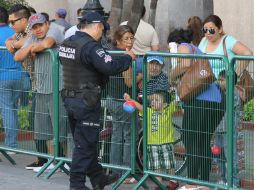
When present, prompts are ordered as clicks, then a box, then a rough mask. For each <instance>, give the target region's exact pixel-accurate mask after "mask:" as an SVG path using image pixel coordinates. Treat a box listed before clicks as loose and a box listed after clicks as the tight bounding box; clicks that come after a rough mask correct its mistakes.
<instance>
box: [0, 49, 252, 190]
mask: <svg viewBox="0 0 254 190" xmlns="http://www.w3.org/2000/svg"><path fill="white" fill-rule="evenodd" d="M0 53H1V54H3V56H5V53H7V50H6V49H5V48H0ZM110 53H111V55H112V56H114V57H116V58H117V56H119V55H121V54H122V53H123V52H116V51H112V52H110ZM44 54H48V55H49V58H50V60H51V64H52V68H51V69H52V71H51V72H52V76H51V77H52V85H51V86H50V87H49V88H52V90H53V102H54V103H53V115H54V117H53V133H49V131H44V132H43V135H49V136H50V137H52V142H53V144H51V145H49V146H48V147H49V148H52V149H53V152H52V151H51V153H49V152H48V153H41V152H38V151H36V148H35V144H34V137H35V135H36V134H35V132H34V127H35V126H34V125H33V123H34V121H33V120H34V116H30V120H29V116H27V115H29V114H30V115H34V114H39V115H44V114H47V113H35V111H34V110H33V109H32V105H31V104H32V103H33V101H35V100H34V99H31V98H32V97H33V96H32V95H33V94H35V96H36V94H38V92H36V91H35V90H27V91H26V92H27V93H28V94H29V98H30V99H29V103H28V107H21V106H20V107H19V108H18V110H13V111H15V112H19V115H21V116H19V119H20V120H22V116H23V117H24V118H25V121H21V122H23V123H22V125H26V127H24V128H19V129H16V132H17V133H18V147H16V148H10V147H7V146H5V145H4V143H3V142H2V141H3V140H4V136H3V135H1V136H0V140H1V142H0V152H2V154H3V155H4V156H5V157H6V158H7V159H8V160H9V161H10V162H11V163H12V164H15V161H14V159H13V158H12V157H11V155H9V154H7V153H6V152H7V151H13V152H17V153H22V154H27V155H33V156H40V157H44V158H47V159H49V161H48V162H47V164H45V165H44V167H42V169H41V170H40V171H39V172H38V173H37V174H36V176H37V177H39V176H40V175H41V174H42V173H44V172H45V170H46V169H47V168H48V167H49V165H50V164H51V163H54V164H55V167H54V169H53V170H51V171H50V172H49V173H47V175H46V176H45V178H46V179H48V178H50V177H51V176H52V175H53V174H54V173H55V172H56V171H57V169H58V168H62V169H63V165H64V164H65V163H69V162H71V153H72V151H71V150H72V148H73V142H72V137H71V135H70V132H69V131H68V126H67V125H68V123H67V122H66V123H65V124H66V127H67V129H66V133H67V134H65V135H63V136H62V135H61V134H60V132H59V130H60V129H59V128H60V127H61V126H60V125H59V122H60V120H61V119H63V118H64V119H66V120H67V116H66V115H64V113H62V110H61V109H62V108H60V106H61V105H60V104H61V103H59V102H60V99H59V90H60V89H61V85H62V84H61V75H62V74H61V68H60V67H61V66H60V63H59V59H58V57H57V56H58V55H57V53H56V52H55V51H54V50H51V49H49V50H46V51H45V52H44ZM147 56H162V57H164V60H165V64H166V66H165V67H164V69H163V72H165V73H166V75H167V76H168V77H169V75H170V71H171V69H172V67H174V66H175V64H176V63H178V62H179V61H181V62H185V61H188V60H193V61H195V60H198V59H202V60H207V59H208V60H209V62H210V64H213V61H217V62H220V64H223V67H225V70H226V84H227V86H226V104H225V106H224V109H225V110H226V113H227V114H226V127H227V144H228V148H227V153H226V154H227V159H225V158H224V157H216V156H214V155H212V156H211V157H209V158H208V159H209V161H211V162H212V163H213V162H214V160H220V161H222V162H223V163H226V162H227V169H226V173H227V174H226V176H227V185H226V184H224V185H221V184H217V183H216V182H215V181H216V179H217V177H218V175H219V174H218V173H216V167H215V169H214V171H215V172H214V171H212V172H210V175H211V173H212V175H213V176H212V177H211V178H212V180H210V181H205V180H198V179H191V178H188V177H186V175H187V169H186V168H187V165H186V159H187V158H188V156H189V157H191V156H199V155H187V152H186V147H185V145H184V143H183V137H182V133H183V132H184V129H183V128H182V122H183V121H182V115H181V112H179V111H177V109H176V110H175V112H176V113H178V114H176V113H175V114H173V113H172V114H173V116H172V117H173V124H172V125H173V126H174V130H175V134H174V143H173V144H174V152H173V154H174V159H175V163H174V164H175V166H174V167H175V168H174V169H175V171H174V172H173V173H168V172H165V171H157V170H155V169H152V167H151V166H149V167H148V162H149V160H148V151H149V150H147V147H148V146H147V144H148V128H147V123H148V111H147V108H148V96H147V82H148V79H147V65H148V64H147ZM239 60H248V61H253V60H254V57H253V56H252V57H250V56H235V57H234V58H233V60H232V61H231V63H230V64H229V62H228V60H227V58H225V57H224V56H217V55H191V54H170V53H162V52H156V53H153V52H148V53H147V54H146V55H145V56H144V59H143V66H142V74H143V78H142V94H141V93H140V94H139V95H141V96H138V95H137V85H136V77H133V78H132V90H131V96H132V98H133V99H136V100H138V97H142V99H143V102H142V104H143V114H142V117H140V116H139V115H138V112H137V110H136V111H135V112H134V113H133V114H132V115H131V123H130V128H131V134H130V135H131V141H130V144H125V143H124V142H123V141H121V142H114V141H111V136H112V133H113V132H114V131H113V130H112V123H113V122H115V123H117V124H118V125H121V122H122V121H121V120H118V121H116V120H114V119H113V117H112V115H111V113H110V111H109V106H108V100H109V97H108V94H109V91H110V90H111V89H109V88H106V89H105V90H104V92H103V99H102V115H101V126H102V132H101V134H100V143H99V146H98V155H99V158H98V159H99V160H100V162H101V164H102V165H103V167H105V168H108V169H110V170H118V171H122V177H121V178H120V179H119V180H118V181H117V182H116V183H115V185H114V186H113V187H112V189H117V188H119V186H120V185H121V184H122V183H123V182H124V180H125V179H126V178H127V177H128V176H131V177H134V178H135V179H136V180H137V181H138V183H137V184H136V185H135V187H134V188H133V189H139V188H140V187H141V186H143V187H144V188H147V186H146V184H145V181H146V180H147V179H148V178H150V179H152V181H153V182H155V184H156V185H158V186H159V187H160V188H161V189H166V186H165V185H164V184H162V183H161V182H160V181H159V180H158V179H157V178H156V177H162V178H165V179H173V180H177V181H181V182H187V183H194V184H199V185H204V186H208V187H211V188H215V189H229V188H230V189H232V188H233V183H234V182H233V179H234V178H235V177H236V176H235V175H236V173H235V172H234V167H236V166H235V165H234V160H233V154H234V152H233V150H234V149H235V148H236V147H234V146H235V145H234V142H235V141H236V139H235V137H234V130H233V127H232V126H234V98H233V97H234V64H235V62H237V61H239ZM44 61H45V60H44ZM252 72H253V62H251V69H250V73H251V74H252V77H253V73H252ZM33 75H34V78H35V84H36V82H38V81H37V80H38V77H42V76H43V77H46V76H47V75H48V73H36V72H34V73H33ZM132 76H136V62H135V61H134V62H133V64H132ZM32 78H33V77H32ZM120 80H122V77H121V76H120V77H119V76H111V78H110V81H112V82H113V84H111V85H113V86H117V85H118V82H119V81H120ZM169 82H170V84H171V82H172V81H169ZM133 84H135V85H133ZM36 85H38V84H36ZM139 85H140V84H139ZM0 90H1V91H2V92H3V91H4V90H7V89H0ZM20 92H22V90H21V91H20ZM168 92H169V94H170V101H172V100H176V101H177V104H176V107H180V108H181V107H182V106H184V104H182V103H181V101H179V99H177V96H176V95H175V94H176V93H175V89H174V88H172V87H170V89H169V91H168ZM0 93H1V92H0ZM122 96H123V95H122ZM252 100H253V98H252ZM117 101H118V103H124V100H123V97H120V98H119V99H118V100H117ZM245 104H246V103H245ZM112 105H113V108H112V109H114V106H115V108H117V105H116V104H115V105H114V104H112ZM252 105H253V104H252ZM180 108H179V110H180ZM1 109H3V108H1ZM241 109H242V110H241V111H242V113H247V112H249V115H250V116H251V115H252V114H253V113H252V112H251V111H249V110H247V111H246V110H244V108H243V107H242V108H241ZM218 111H220V110H218ZM179 113H180V114H179ZM126 114H129V113H126ZM24 118H23V119H24ZM137 118H139V119H137ZM27 120H29V121H28V123H29V124H26V123H27ZM140 124H142V127H141V130H140V133H138V129H139V126H140ZM168 125H170V124H168ZM246 125H247V124H246V123H242V124H241V126H242V127H241V128H243V130H244V131H245V132H244V138H243V141H244V145H243V146H244V150H245V155H244V158H243V160H244V164H243V165H244V172H245V173H244V176H245V177H246V176H248V177H247V179H246V180H245V181H243V180H241V186H242V187H245V186H244V184H246V183H248V180H249V179H251V178H252V177H253V176H252V175H253V165H254V163H253V162H252V161H253V149H251V148H252V146H251V143H252V142H253V125H252V127H246ZM3 127H4V126H3ZM250 129H251V130H250ZM2 131H3V129H2ZM207 133H209V135H210V136H212V134H213V132H212V133H211V132H207ZM1 134H3V133H1ZM20 134H22V135H23V134H25V135H23V136H22V137H26V139H25V140H24V139H23V140H21V139H20V138H21V137H20V136H19V135H20ZM137 135H138V136H137ZM28 137H29V138H28ZM137 137H138V138H137ZM61 139H63V142H65V143H64V145H63V146H65V147H64V149H65V151H64V154H60V152H61V150H60V149H62V148H63V147H59V144H60V141H61ZM137 139H138V143H137V141H136V140H137ZM213 143H214V138H212V139H211V146H212V145H213ZM240 144H241V143H240ZM113 145H119V146H121V148H123V147H124V146H129V147H130V151H131V153H130V155H129V160H130V164H124V163H122V164H118V163H112V161H111V158H110V152H111V150H110V149H111V147H113ZM250 149H251V150H250ZM137 150H138V151H137ZM151 152H152V151H151V150H150V152H149V154H151ZM115 156H118V157H121V156H122V155H121V154H119V155H115ZM137 162H138V165H139V167H138V168H137V167H136V165H137ZM238 164H239V163H238ZM215 165H216V164H215ZM212 166H213V165H212ZM238 167H240V165H238ZM212 168H213V167H212ZM138 169H139V170H141V172H143V177H142V178H141V179H140V178H139V175H138V173H137V171H138ZM193 169H194V170H195V168H193ZM64 171H65V173H67V174H68V171H67V170H64ZM246 172H247V173H246ZM246 181H247V182H246ZM246 187H247V185H246ZM247 188H248V187H247Z"/></svg>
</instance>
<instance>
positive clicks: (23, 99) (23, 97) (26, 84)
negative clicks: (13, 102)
mask: <svg viewBox="0 0 254 190" xmlns="http://www.w3.org/2000/svg"><path fill="white" fill-rule="evenodd" d="M31 89H32V84H31V79H30V75H29V73H28V72H23V73H22V91H21V93H20V105H21V106H27V105H28V102H29V90H31Z"/></svg>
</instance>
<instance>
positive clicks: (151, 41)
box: [121, 6, 160, 55]
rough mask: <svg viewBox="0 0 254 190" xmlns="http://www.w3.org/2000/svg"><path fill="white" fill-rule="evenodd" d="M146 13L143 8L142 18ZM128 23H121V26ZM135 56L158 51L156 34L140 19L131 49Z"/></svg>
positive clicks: (158, 45)
mask: <svg viewBox="0 0 254 190" xmlns="http://www.w3.org/2000/svg"><path fill="white" fill-rule="evenodd" d="M145 13H146V8H145V6H144V7H143V10H142V16H141V18H143V17H144V15H145ZM127 23H128V21H125V22H123V23H121V25H127ZM132 50H133V52H134V53H135V54H136V55H144V54H145V53H146V52H147V51H151V50H153V51H157V50H160V43H159V38H158V35H157V32H156V31H155V29H154V27H153V26H152V25H151V24H149V23H147V22H145V21H144V20H143V19H140V22H139V25H138V28H137V31H136V33H135V41H134V44H133V48H132Z"/></svg>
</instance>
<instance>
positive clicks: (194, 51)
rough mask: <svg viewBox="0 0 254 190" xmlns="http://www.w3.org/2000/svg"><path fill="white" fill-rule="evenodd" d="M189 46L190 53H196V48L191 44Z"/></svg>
mask: <svg viewBox="0 0 254 190" xmlns="http://www.w3.org/2000/svg"><path fill="white" fill-rule="evenodd" d="M190 47H191V50H192V53H193V54H197V51H196V49H195V48H194V47H193V45H192V44H190Z"/></svg>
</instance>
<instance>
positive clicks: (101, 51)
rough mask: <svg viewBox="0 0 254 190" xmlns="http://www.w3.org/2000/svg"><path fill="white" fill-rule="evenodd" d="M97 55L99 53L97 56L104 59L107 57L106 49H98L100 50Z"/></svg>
mask: <svg viewBox="0 0 254 190" xmlns="http://www.w3.org/2000/svg"><path fill="white" fill-rule="evenodd" d="M96 53H97V55H99V56H100V57H103V56H104V55H105V51H104V49H102V48H101V49H98V50H96Z"/></svg>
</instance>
